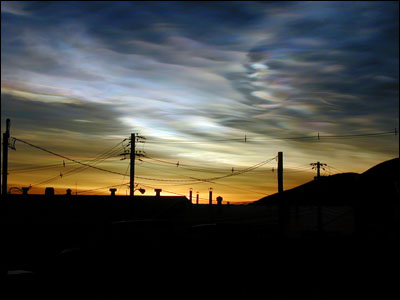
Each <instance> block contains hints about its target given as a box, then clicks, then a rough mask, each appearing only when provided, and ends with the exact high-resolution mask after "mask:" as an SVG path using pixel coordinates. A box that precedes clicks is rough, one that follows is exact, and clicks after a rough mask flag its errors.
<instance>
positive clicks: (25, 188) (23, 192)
mask: <svg viewBox="0 0 400 300" xmlns="http://www.w3.org/2000/svg"><path fill="white" fill-rule="evenodd" d="M28 191H29V187H23V188H22V195H28Z"/></svg>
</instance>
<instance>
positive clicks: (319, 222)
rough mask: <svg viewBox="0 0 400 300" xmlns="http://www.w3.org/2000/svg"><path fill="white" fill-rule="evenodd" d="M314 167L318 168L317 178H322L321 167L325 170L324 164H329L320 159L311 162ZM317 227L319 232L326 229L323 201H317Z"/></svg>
mask: <svg viewBox="0 0 400 300" xmlns="http://www.w3.org/2000/svg"><path fill="white" fill-rule="evenodd" d="M310 165H311V166H312V167H313V169H317V177H315V179H316V180H320V178H321V167H322V169H323V170H325V169H324V166H326V165H327V164H324V163H320V162H319V161H317V162H316V163H311V164H310ZM317 229H318V232H320V233H321V232H322V231H323V230H324V225H323V221H322V207H321V202H320V201H317Z"/></svg>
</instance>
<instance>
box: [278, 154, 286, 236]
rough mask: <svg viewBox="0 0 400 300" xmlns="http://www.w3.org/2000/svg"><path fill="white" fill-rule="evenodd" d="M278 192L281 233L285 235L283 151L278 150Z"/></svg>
mask: <svg viewBox="0 0 400 300" xmlns="http://www.w3.org/2000/svg"><path fill="white" fill-rule="evenodd" d="M277 173H278V193H279V195H280V197H279V203H278V222H279V230H280V234H281V236H282V237H283V236H284V234H285V222H286V220H285V219H286V218H285V214H286V205H285V199H284V197H283V152H278V172H277Z"/></svg>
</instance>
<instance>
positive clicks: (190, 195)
mask: <svg viewBox="0 0 400 300" xmlns="http://www.w3.org/2000/svg"><path fill="white" fill-rule="evenodd" d="M192 198H193V189H190V190H189V201H190V204H192Z"/></svg>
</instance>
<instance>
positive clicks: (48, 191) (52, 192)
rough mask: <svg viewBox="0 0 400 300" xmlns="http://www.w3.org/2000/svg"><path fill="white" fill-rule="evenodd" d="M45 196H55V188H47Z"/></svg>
mask: <svg viewBox="0 0 400 300" xmlns="http://www.w3.org/2000/svg"><path fill="white" fill-rule="evenodd" d="M44 194H45V195H46V196H54V188H52V187H47V188H46V189H45V190H44Z"/></svg>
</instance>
